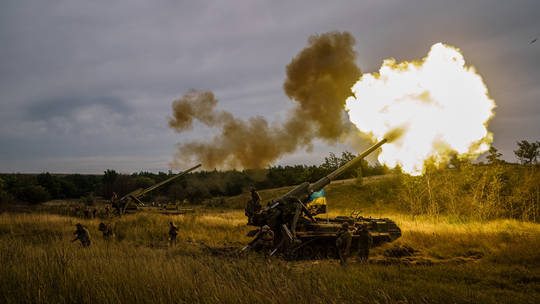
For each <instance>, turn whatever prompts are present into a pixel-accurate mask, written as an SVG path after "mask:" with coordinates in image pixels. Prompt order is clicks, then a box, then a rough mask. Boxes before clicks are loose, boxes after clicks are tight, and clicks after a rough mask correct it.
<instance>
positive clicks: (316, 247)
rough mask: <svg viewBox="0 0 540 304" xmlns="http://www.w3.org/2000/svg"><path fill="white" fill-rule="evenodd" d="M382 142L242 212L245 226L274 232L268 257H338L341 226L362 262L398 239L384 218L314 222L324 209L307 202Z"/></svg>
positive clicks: (392, 224) (392, 225) (397, 230)
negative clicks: (313, 179) (262, 205)
mask: <svg viewBox="0 0 540 304" xmlns="http://www.w3.org/2000/svg"><path fill="white" fill-rule="evenodd" d="M386 142H387V139H383V140H381V141H379V142H378V143H376V144H375V145H373V146H372V147H370V148H369V149H367V150H366V151H364V152H363V153H362V154H360V155H358V156H357V157H355V158H354V159H352V160H351V161H349V162H348V163H346V164H345V165H343V166H341V167H339V168H338V169H336V170H335V171H333V172H332V173H330V174H328V175H327V176H325V177H323V178H321V179H320V180H318V181H316V182H315V183H312V184H310V183H309V182H304V183H302V184H300V185H298V186H296V187H295V188H294V189H292V190H291V191H289V192H287V193H286V194H285V195H283V196H281V197H280V198H278V199H277V200H272V201H271V202H270V203H269V204H268V207H266V208H264V209H262V208H257V209H260V210H258V211H257V212H251V210H247V209H246V215H247V216H248V225H253V226H259V227H262V226H264V225H268V226H269V227H270V228H271V229H272V230H273V231H274V233H275V238H274V249H273V251H272V254H276V253H277V254H280V255H282V256H284V257H285V258H287V259H316V258H337V257H338V252H337V248H336V237H337V233H338V231H339V229H340V227H341V226H342V224H343V223H345V222H347V223H348V225H349V227H351V228H352V234H353V238H352V243H351V251H358V252H359V253H360V256H361V257H362V258H367V256H368V254H369V248H370V247H373V246H378V245H380V244H383V243H386V242H392V241H394V240H395V239H397V238H399V237H400V236H401V229H400V228H399V227H398V226H397V225H396V223H395V222H394V221H392V220H390V219H387V218H383V219H374V218H366V217H362V216H359V215H358V214H353V215H351V216H338V217H335V218H328V217H327V218H326V219H323V218H318V217H315V216H316V215H317V214H320V213H325V212H326V208H325V207H326V206H322V207H323V208H320V207H321V206H318V208H313V207H314V206H311V205H310V204H309V202H310V197H312V195H313V194H314V193H318V192H320V191H322V190H323V189H324V187H325V186H326V185H328V184H330V182H331V181H332V180H335V179H336V178H337V177H338V176H340V175H341V174H343V173H344V172H345V171H346V170H347V169H349V168H351V167H352V166H354V165H356V164H357V163H359V162H360V161H361V160H362V159H363V158H364V157H366V156H367V155H369V154H370V153H372V152H373V151H375V150H376V149H378V148H379V147H380V146H382V145H383V144H384V143H386ZM254 232H256V231H251V232H250V234H249V235H253V234H254ZM248 246H249V245H248Z"/></svg>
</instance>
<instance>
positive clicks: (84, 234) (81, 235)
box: [71, 223, 90, 247]
mask: <svg viewBox="0 0 540 304" xmlns="http://www.w3.org/2000/svg"><path fill="white" fill-rule="evenodd" d="M76 226H77V230H75V232H74V233H73V234H76V235H77V237H75V238H74V239H73V240H72V241H71V242H75V241H76V240H79V241H81V245H82V246H83V247H88V246H90V232H88V229H86V228H85V227H83V225H81V223H77V225H76Z"/></svg>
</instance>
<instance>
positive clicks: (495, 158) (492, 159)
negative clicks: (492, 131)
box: [486, 146, 502, 165]
mask: <svg viewBox="0 0 540 304" xmlns="http://www.w3.org/2000/svg"><path fill="white" fill-rule="evenodd" d="M488 153H489V154H488V156H487V157H486V158H487V160H488V163H489V164H491V165H495V164H498V163H500V162H501V160H500V159H499V158H500V157H501V156H502V153H499V152H498V150H497V148H495V147H493V146H491V147H490V148H489V150H488Z"/></svg>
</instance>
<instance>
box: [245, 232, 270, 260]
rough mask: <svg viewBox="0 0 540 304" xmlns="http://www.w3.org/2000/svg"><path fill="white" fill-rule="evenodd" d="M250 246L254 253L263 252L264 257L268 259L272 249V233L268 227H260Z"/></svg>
mask: <svg viewBox="0 0 540 304" xmlns="http://www.w3.org/2000/svg"><path fill="white" fill-rule="evenodd" d="M250 245H251V247H252V248H253V249H254V250H255V251H263V252H264V255H265V256H266V257H268V256H269V255H270V253H271V252H272V249H273V248H274V231H272V229H270V226H268V225H264V226H262V228H261V230H260V231H259V233H258V234H257V235H256V236H255V239H254V240H253V241H251V243H250Z"/></svg>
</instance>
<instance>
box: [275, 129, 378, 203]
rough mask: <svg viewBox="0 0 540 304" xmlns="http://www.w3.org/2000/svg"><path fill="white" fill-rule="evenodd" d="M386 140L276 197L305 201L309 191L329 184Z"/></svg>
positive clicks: (281, 199)
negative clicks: (320, 175) (325, 174)
mask: <svg viewBox="0 0 540 304" xmlns="http://www.w3.org/2000/svg"><path fill="white" fill-rule="evenodd" d="M387 141H388V140H387V139H386V138H383V139H382V140H381V141H379V142H378V143H376V144H374V145H373V146H371V147H370V148H369V149H367V150H366V151H364V152H362V153H361V154H360V155H358V156H357V157H355V158H354V159H352V160H351V161H349V162H348V163H346V164H345V165H343V166H341V167H339V168H337V169H336V170H334V171H333V172H331V173H330V174H328V175H327V176H325V177H323V178H321V179H319V180H318V181H316V182H314V183H313V184H310V183H308V182H304V183H302V184H300V185H298V186H296V187H295V188H294V189H292V190H291V191H289V192H287V193H286V194H285V195H283V196H282V197H280V198H279V199H278V201H284V200H286V199H288V198H296V199H298V200H300V201H301V202H303V203H304V202H306V201H307V200H308V199H309V196H310V195H311V193H313V192H315V191H320V190H321V189H322V188H324V186H326V185H328V184H330V182H331V181H333V180H335V179H336V178H337V177H338V176H340V175H341V174H343V172H345V171H346V170H347V169H349V168H350V167H352V166H354V165H356V164H357V163H358V162H360V161H361V160H362V159H363V158H364V157H366V156H368V155H369V154H371V153H372V152H373V151H375V150H377V149H378V148H379V147H380V146H382V145H383V144H385V143H386V142H387Z"/></svg>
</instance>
